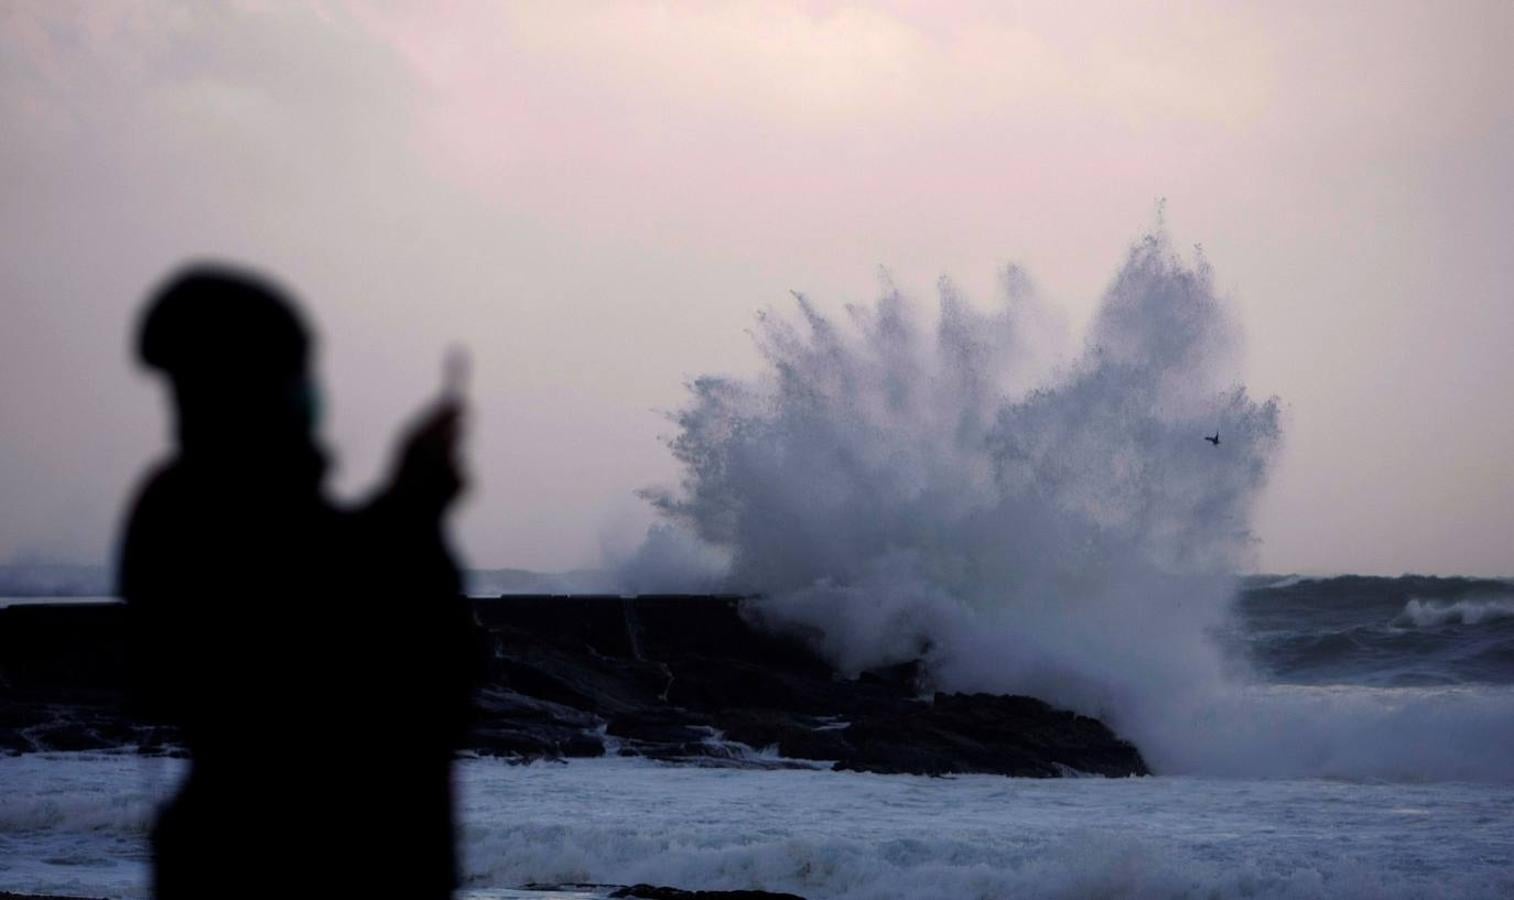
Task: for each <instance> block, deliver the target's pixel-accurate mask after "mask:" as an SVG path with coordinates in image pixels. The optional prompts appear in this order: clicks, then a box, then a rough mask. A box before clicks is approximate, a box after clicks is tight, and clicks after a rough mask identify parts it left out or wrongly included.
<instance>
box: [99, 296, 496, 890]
mask: <svg viewBox="0 0 1514 900" xmlns="http://www.w3.org/2000/svg"><path fill="white" fill-rule="evenodd" d="M138 341H139V343H138V347H137V349H138V353H139V355H140V358H141V361H142V362H143V363H144V364H145V365H146V366H148V367H149V368H151V369H153V370H156V371H158V372H161V373H162V374H163V375H164V376H165V377H166V378H167V380H168V382H169V384H170V386H171V387H172V392H173V401H174V407H175V410H176V414H177V415H176V422H177V439H178V440H177V453H176V454H175V455H174V456H173V457H172V458H171V459H169V460H168V461H167V462H166V463H165V464H163V465H161V466H160V467H159V468H157V469H156V470H155V471H153V472H152V473H151V474H150V476H149V477H148V479H147V481H146V484H145V486H144V487H143V488H142V489H141V492H140V495H139V496H138V498H137V500H136V503H135V506H134V508H133V509H132V512H131V516H130V520H129V523H128V525H127V527H126V532H125V536H124V540H123V544H122V548H121V559H120V565H121V569H120V591H121V595H122V596H123V597H124V598H125V599H126V601H127V603H128V610H129V613H130V617H131V621H132V640H133V650H134V653H133V660H134V667H133V672H134V692H133V694H134V696H135V698H136V702H137V703H138V704H139V705H140V707H141V712H142V713H143V714H144V715H147V716H151V717H153V718H155V719H157V720H159V721H167V722H171V723H174V724H177V725H179V726H180V727H181V728H182V731H183V734H184V738H185V741H186V743H187V745H188V750H189V753H190V759H191V762H190V770H189V774H188V776H187V779H186V781H185V783H184V784H183V786H182V788H181V790H180V791H179V793H178V794H177V796H175V797H174V798H173V800H172V801H170V802H169V803H168V804H167V806H166V807H165V808H164V809H163V810H162V812H161V814H160V816H159V819H158V821H157V824H156V826H155V827H154V829H153V832H152V842H153V853H154V890H155V892H156V894H157V896H158V897H160V898H164V900H173V898H180V897H196V898H208V897H225V896H259V897H282V896H332V897H338V896H351V897H356V896H370V894H369V893H368V892H373V893H372V894H371V896H375V897H377V896H384V897H391V896H392V897H445V896H448V895H449V894H450V892H451V890H452V888H453V886H454V884H455V881H456V866H455V860H454V853H455V851H454V845H453V844H454V842H453V813H452V794H451V768H450V767H451V757H452V752H453V748H454V745H455V743H456V741H457V739H458V737H459V736H460V730H461V729H462V728H463V727H464V725H465V720H466V714H467V710H468V708H469V700H470V691H471V687H472V682H473V679H474V677H475V674H476V672H477V666H478V665H479V664H480V663H479V661H478V656H477V646H478V645H477V643H476V634H475V631H474V625H473V620H472V617H471V612H470V610H469V608H468V607H467V605H466V602H465V601H464V600H463V599H462V596H461V594H462V592H461V586H460V582H459V576H458V570H457V567H456V565H455V564H454V562H453V560H452V557H451V555H450V553H449V552H448V550H447V547H446V544H445V542H444V539H443V533H442V517H443V514H444V513H445V511H446V510H447V509H448V507H449V506H450V504H451V503H452V502H453V500H454V499H455V498H456V497H457V496H458V494H459V492H460V489H461V482H460V479H459V476H458V469H457V466H456V463H455V453H456V445H457V441H458V429H459V425H460V422H459V419H460V415H461V410H460V408H459V404H458V402H457V401H456V400H455V399H452V400H445V401H442V402H440V403H438V404H437V406H436V407H435V408H434V409H432V410H431V411H429V413H428V414H426V415H425V416H424V418H423V419H422V421H421V422H420V423H419V425H417V426H416V427H415V428H414V429H413V430H412V431H411V432H410V434H409V435H408V436H407V438H406V440H405V441H404V443H403V446H402V448H401V451H400V454H399V457H398V460H397V464H396V466H395V471H394V474H393V476H392V478H391V480H390V483H389V485H388V487H387V488H386V489H384V490H383V491H381V492H380V493H379V494H378V495H377V497H376V498H375V499H374V500H373V501H372V502H370V503H369V504H367V505H366V506H363V507H361V508H358V509H352V510H344V509H340V508H337V507H336V506H334V505H333V504H332V503H331V502H330V501H329V500H328V499H327V498H326V496H325V494H324V493H323V490H322V480H323V475H324V471H325V460H324V457H323V455H322V453H321V451H320V449H319V448H318V447H317V445H316V443H315V439H314V434H313V432H314V426H315V422H316V416H317V401H318V395H317V392H316V390H315V385H314V382H313V380H312V377H311V372H310V355H311V338H310V334H309V331H308V329H307V328H306V327H305V325H304V323H303V322H302V321H301V318H300V315H299V313H298V311H297V310H296V309H295V307H294V306H293V305H292V304H291V303H290V302H289V301H288V300H287V299H286V298H285V297H284V296H283V295H282V294H281V292H280V291H279V290H278V289H276V288H275V287H273V286H271V285H270V284H268V283H266V282H264V281H262V280H260V279H258V278H256V277H253V276H251V275H249V274H246V273H242V272H238V271H235V270H229V269H222V268H209V267H201V268H195V269H192V270H188V271H186V272H183V273H181V274H179V275H178V276H177V277H175V278H173V279H172V280H171V281H170V282H169V283H168V284H167V285H166V286H165V287H164V288H163V289H162V290H161V291H160V292H159V293H158V294H157V296H156V297H154V298H153V299H152V301H151V302H150V304H149V307H148V309H147V311H146V314H145V315H144V317H143V319H142V322H141V330H140V333H139V335H138Z"/></svg>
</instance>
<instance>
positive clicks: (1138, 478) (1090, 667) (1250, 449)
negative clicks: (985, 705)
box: [642, 232, 1514, 780]
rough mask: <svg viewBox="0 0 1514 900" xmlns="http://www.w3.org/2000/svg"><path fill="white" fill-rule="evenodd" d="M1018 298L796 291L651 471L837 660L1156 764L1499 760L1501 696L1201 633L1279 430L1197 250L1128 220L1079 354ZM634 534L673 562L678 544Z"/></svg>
mask: <svg viewBox="0 0 1514 900" xmlns="http://www.w3.org/2000/svg"><path fill="white" fill-rule="evenodd" d="M1038 306H1039V305H1038V303H1037V301H1036V299H1035V295H1034V292H1033V291H1032V290H1031V289H1030V287H1029V285H1028V282H1027V280H1026V279H1025V278H1024V276H1023V274H1021V273H1018V272H1016V273H1015V275H1014V277H1012V278H1007V279H1006V282H1005V294H1004V297H1003V298H1002V302H1001V304H1000V305H999V306H998V307H997V308H996V309H994V310H992V311H991V312H987V313H983V312H979V311H976V310H974V309H973V308H972V307H971V306H970V305H968V304H967V303H966V302H965V301H964V300H963V299H962V298H961V297H960V296H959V295H958V294H957V292H956V290H955V289H954V288H953V287H952V286H951V285H950V284H949V283H945V282H943V284H942V285H941V288H940V298H939V303H938V313H937V315H936V316H935V319H934V321H933V322H931V321H929V320H928V317H927V316H925V315H923V314H922V313H921V312H920V311H919V310H918V309H917V308H916V306H915V304H913V303H912V302H911V301H910V300H909V299H907V298H906V297H904V296H903V295H902V294H901V293H899V292H898V291H897V290H895V289H894V288H893V287H892V286H885V291H884V294H883V296H882V298H881V299H880V300H879V301H878V302H877V303H876V304H874V305H872V306H865V307H860V306H859V307H849V308H848V310H847V313H848V316H847V318H845V319H840V320H838V319H833V318H832V317H830V316H827V315H826V314H825V313H824V312H822V311H821V310H820V309H819V307H817V306H816V305H815V304H814V303H812V302H810V301H809V300H808V299H806V298H803V297H800V298H799V300H798V312H797V315H796V316H794V317H793V318H792V319H791V318H789V317H785V316H783V315H779V314H774V313H770V314H766V315H764V316H762V317H761V318H760V319H759V321H758V324H757V327H756V329H755V332H754V333H755V335H756V339H757V342H758V346H759V348H760V350H761V351H762V353H763V354H764V357H765V359H766V361H767V363H768V366H767V369H766V371H765V372H764V373H763V374H762V375H761V376H760V377H758V378H756V379H752V380H736V379H730V378H720V377H704V378H699V379H696V380H694V381H693V382H692V383H691V385H690V389H691V392H692V397H691V400H690V403H689V405H688V406H687V407H686V408H684V409H683V410H682V411H680V412H679V413H678V414H677V416H676V417H675V421H676V424H677V426H678V433H677V434H676V436H675V437H674V438H673V440H672V441H671V449H672V450H673V452H674V455H675V456H676V457H677V459H678V460H679V461H680V462H681V463H682V464H683V467H684V472H683V476H684V477H683V480H682V483H681V486H680V488H679V489H677V490H665V491H660V492H656V491H654V492H649V493H648V496H649V497H650V498H651V499H652V500H653V502H654V503H655V504H656V505H657V506H658V508H659V509H660V510H661V511H662V512H663V513H664V514H665V515H666V516H667V518H668V520H669V522H671V523H675V524H677V525H679V526H680V527H682V528H684V529H686V530H687V532H688V533H689V535H690V538H689V540H699V541H703V542H704V543H705V544H707V545H709V546H710V547H712V548H713V549H714V552H718V553H724V554H726V555H728V557H729V560H730V563H729V574H728V581H727V587H728V588H729V589H732V590H740V591H752V592H760V593H763V594H765V595H767V597H768V603H767V605H766V607H765V611H764V615H765V616H766V617H767V620H768V621H769V623H770V624H772V625H774V626H775V627H779V628H787V629H791V630H794V631H796V632H800V633H804V634H808V635H812V636H814V638H815V639H816V640H817V642H818V645H819V646H820V648H821V649H822V650H823V651H824V652H825V653H826V654H827V655H828V656H829V657H830V659H831V660H832V661H833V662H834V663H835V664H836V665H838V666H839V667H840V668H841V669H843V670H850V671H855V670H858V669H862V668H865V667H869V666H875V665H881V664H888V663H893V662H898V661H902V660H906V659H914V658H920V657H923V658H924V659H925V661H926V662H927V664H928V667H929V672H930V675H931V676H932V678H933V679H934V682H935V684H936V686H939V687H941V688H945V689H951V690H990V691H1002V692H1016V693H1027V694H1031V695H1034V696H1038V697H1042V698H1044V699H1046V700H1049V701H1051V702H1053V703H1057V704H1060V705H1064V706H1070V707H1072V708H1075V709H1078V710H1080V711H1083V712H1087V713H1091V714H1094V715H1099V716H1102V717H1104V718H1105V719H1106V720H1107V721H1109V722H1110V723H1111V724H1113V725H1114V726H1115V727H1116V728H1117V729H1119V730H1120V731H1122V732H1123V733H1124V734H1126V735H1127V736H1129V737H1131V738H1133V739H1134V740H1135V741H1136V743H1137V744H1138V745H1139V746H1140V747H1141V749H1142V751H1143V752H1144V753H1145V754H1146V755H1147V759H1148V760H1149V761H1150V762H1151V763H1152V764H1153V765H1154V766H1156V767H1158V769H1159V770H1160V771H1164V772H1189V773H1194V772H1225V773H1244V772H1256V773H1274V774H1275V773H1283V772H1286V773H1288V774H1321V775H1323V774H1330V775H1348V776H1352V775H1355V776H1363V777H1366V776H1371V777H1402V778H1461V777H1477V778H1486V779H1491V780H1505V779H1514V756H1510V758H1509V759H1507V760H1502V761H1501V760H1496V759H1490V758H1489V756H1488V755H1487V753H1486V752H1485V749H1484V745H1483V743H1482V742H1484V741H1487V740H1490V739H1503V738H1505V737H1506V736H1508V735H1509V730H1508V728H1507V727H1506V726H1503V725H1502V724H1501V722H1502V721H1514V716H1510V715H1509V713H1511V712H1514V706H1510V705H1509V702H1508V701H1507V700H1506V699H1504V698H1501V697H1487V698H1481V699H1477V700H1455V701H1446V702H1441V701H1424V702H1420V701H1416V700H1412V699H1405V698H1404V697H1402V696H1400V695H1384V694H1371V693H1358V694H1355V695H1352V696H1351V697H1350V698H1349V699H1348V698H1344V697H1331V698H1329V699H1328V700H1322V699H1321V698H1319V697H1317V696H1314V695H1306V694H1299V693H1288V692H1276V691H1274V692H1267V691H1261V690H1257V689H1255V688H1253V687H1252V686H1251V683H1250V680H1249V679H1248V678H1247V677H1246V676H1245V673H1244V672H1238V671H1237V669H1238V668H1239V666H1238V664H1237V663H1236V662H1235V661H1233V660H1228V659H1226V658H1225V657H1224V656H1223V655H1222V653H1221V651H1220V649H1219V648H1218V646H1217V645H1216V642H1215V641H1214V639H1213V637H1212V635H1213V634H1215V633H1216V632H1218V631H1219V630H1221V629H1223V628H1224V627H1226V625H1227V620H1226V616H1227V615H1228V611H1229V609H1230V606H1231V601H1232V599H1233V597H1234V595H1235V591H1236V589H1237V583H1236V581H1235V579H1234V578H1233V577H1231V575H1230V573H1233V572H1236V571H1245V570H1247V569H1249V568H1251V567H1252V566H1251V565H1250V563H1251V562H1252V560H1251V551H1252V548H1253V543H1254V542H1253V539H1252V536H1251V534H1250V531H1249V524H1250V519H1251V511H1252V507H1253V504H1254V501H1255V499H1256V497H1257V496H1258V494H1259V492H1260V491H1261V489H1262V487H1263V485H1264V483H1265V481H1266V476H1267V472H1268V469H1269V465H1270V463H1271V460H1272V459H1273V457H1274V456H1275V454H1276V450H1277V447H1278V445H1279V442H1280V439H1281V438H1280V432H1279V406H1278V403H1277V402H1276V401H1275V400H1267V401H1260V402H1259V401H1256V400H1253V399H1252V398H1251V397H1250V395H1249V394H1248V393H1247V391H1246V389H1245V388H1244V387H1243V386H1241V384H1240V382H1239V368H1238V364H1237V359H1238V344H1239V341H1238V338H1237V335H1238V329H1237V328H1236V327H1235V326H1234V325H1233V323H1232V322H1231V320H1230V317H1229V315H1228V314H1227V312H1226V304H1225V303H1224V302H1223V300H1222V298H1220V297H1218V296H1217V295H1216V293H1215V291H1214V288H1213V280H1212V277H1211V274H1210V271H1209V268H1208V265H1207V263H1205V262H1204V260H1203V259H1202V257H1201V256H1200V257H1199V258H1198V259H1197V260H1196V261H1194V262H1191V263H1190V262H1188V261H1185V260H1183V259H1182V258H1180V257H1179V256H1178V255H1177V254H1176V253H1175V252H1174V251H1173V250H1172V248H1171V246H1170V244H1169V242H1168V239H1167V237H1166V236H1165V235H1164V234H1162V233H1160V232H1158V233H1155V234H1151V235H1148V236H1147V237H1145V238H1143V239H1142V240H1140V241H1138V242H1137V243H1136V244H1135V246H1134V247H1132V249H1131V251H1130V254H1129V255H1128V257H1127V258H1126V260H1125V261H1124V264H1123V266H1122V267H1121V268H1120V270H1119V272H1118V273H1117V274H1116V276H1115V278H1114V281H1113V283H1112V284H1111V286H1110V288H1109V290H1108V292H1107V293H1106V295H1105V297H1104V299H1103V302H1102V305H1101V307H1100V309H1099V312H1098V314H1097V315H1096V317H1095V319H1094V322H1093V325H1092V327H1091V329H1090V333H1089V337H1088V340H1087V343H1086V345H1085V346H1084V348H1083V350H1082V352H1081V353H1079V354H1067V353H1065V352H1062V351H1060V350H1059V349H1057V348H1053V349H1052V351H1051V352H1049V353H1048V352H1044V346H1043V344H1042V343H1041V342H1042V340H1043V335H1042V333H1041V332H1040V331H1038V330H1036V329H1031V328H1027V327H1025V326H1026V323H1027V322H1032V321H1036V320H1037V319H1038V316H1037V315H1035V314H1034V311H1035V310H1036V309H1038ZM1048 359H1049V360H1051V361H1052V362H1050V363H1048V362H1047V360H1048ZM1215 429H1218V431H1219V434H1220V437H1221V443H1220V444H1219V445H1218V446H1215V445H1211V444H1209V443H1207V442H1205V441H1204V440H1203V437H1204V436H1205V435H1208V434H1211V433H1213V432H1214V430H1215ZM653 543H658V544H660V545H670V544H676V542H672V541H670V540H669V539H668V537H667V535H666V533H662V534H659V535H658V536H657V537H656V541H655V542H649V544H648V547H649V552H648V553H646V554H644V555H643V559H652V558H655V559H659V560H661V561H663V562H664V563H666V564H667V569H668V571H665V572H662V573H660V574H661V577H660V579H659V581H658V583H659V584H664V585H666V584H668V583H669V582H672V581H676V580H677V577H678V572H677V569H678V562H677V561H678V559H679V558H682V557H689V556H691V554H689V553H687V552H686V551H685V552H681V553H680V554H671V553H667V552H660V553H653V552H650V551H651V549H655V548H653V546H652V545H653ZM679 546H682V545H679ZM697 558H699V559H701V560H705V561H708V560H709V559H712V558H714V556H713V555H699V556H698V557H697ZM642 574H643V577H645V573H644V572H643V573H642ZM708 579H709V569H708V567H707V566H706V567H704V568H701V569H699V570H698V571H697V572H695V573H693V575H691V581H692V582H693V583H697V584H701V585H702V584H705V583H707V582H708ZM1458 614H1460V615H1468V614H1473V615H1476V614H1481V613H1469V612H1466V611H1463V612H1461V613H1458ZM1458 716H1461V717H1464V718H1461V719H1458V718H1457V717H1458ZM1322 743H1323V744H1325V745H1326V746H1321V744H1322ZM1502 745H1503V746H1510V745H1514V744H1510V743H1509V742H1508V741H1504V743H1503V744H1502Z"/></svg>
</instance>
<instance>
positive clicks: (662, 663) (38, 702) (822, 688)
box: [0, 595, 1146, 777]
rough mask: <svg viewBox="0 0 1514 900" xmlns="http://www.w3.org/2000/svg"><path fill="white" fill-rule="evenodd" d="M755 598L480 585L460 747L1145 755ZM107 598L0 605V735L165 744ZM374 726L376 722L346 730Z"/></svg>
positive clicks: (995, 756) (881, 765) (964, 760)
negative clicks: (807, 625)
mask: <svg viewBox="0 0 1514 900" xmlns="http://www.w3.org/2000/svg"><path fill="white" fill-rule="evenodd" d="M760 604H761V601H760V600H759V599H752V598H741V597H732V596H719V597H692V596H641V597H635V598H621V597H615V596H607V595H601V596H547V595H533V596H514V597H503V598H500V599H494V600H479V601H477V603H476V610H477V613H478V618H479V621H480V622H481V624H482V625H483V626H484V628H485V629H486V630H487V632H488V634H489V637H490V643H491V645H492V650H493V653H492V658H491V660H490V663H489V676H488V681H487V683H486V684H485V685H484V687H483V688H482V689H481V690H480V691H479V693H478V700H477V717H476V722H475V726H474V728H473V729H472V731H471V733H470V735H469V738H468V740H467V745H466V747H465V749H466V750H467V751H469V752H472V753H475V754H480V755H489V756H499V757H505V758H509V759H517V760H520V761H533V760H550V759H564V758H573V757H594V756H603V755H605V754H620V755H636V756H644V757H649V758H653V759H660V760H667V761H673V762H682V763H689V764H698V765H725V766H738V765H739V766H748V767H781V766H797V765H812V764H815V763H809V762H805V761H819V762H820V763H824V764H834V765H835V766H836V767H837V768H842V769H851V770H858V771H869V772H885V773H895V772H908V773H918V774H932V775H941V774H949V773H966V772H986V773H998V774H1003V775H1015V776H1031V777H1056V776H1059V775H1067V774H1074V773H1088V774H1098V775H1108V776H1124V775H1134V774H1144V773H1145V772H1146V767H1145V764H1144V763H1143V762H1142V760H1141V757H1140V754H1139V753H1138V752H1137V751H1136V749H1135V748H1134V747H1133V746H1131V745H1130V744H1129V743H1126V742H1125V741H1122V740H1120V739H1119V738H1118V737H1116V736H1115V735H1114V734H1113V733H1112V732H1110V730H1109V729H1108V728H1107V727H1105V726H1104V725H1103V724H1102V723H1101V722H1099V721H1097V720H1095V719H1091V718H1088V717H1086V716H1079V715H1076V714H1074V713H1070V712H1067V711H1064V710H1057V709H1053V708H1052V707H1050V706H1048V705H1046V704H1045V703H1042V702H1041V701H1039V700H1034V699H1031V698H1029V697H1006V696H993V695H988V694H970V695H969V694H943V693H928V692H925V691H923V690H922V685H923V679H922V673H921V671H920V669H919V666H918V665H914V664H910V665H904V666H896V667H892V668H890V669H887V670H880V671H875V672H869V673H864V674H863V675H862V676H861V677H859V678H854V679H846V678H842V677H840V676H839V675H838V674H837V673H835V672H834V671H832V669H831V668H830V667H829V666H827V665H826V664H825V663H824V662H823V661H822V660H821V659H820V658H819V657H817V656H816V655H815V654H813V653H812V652H810V650H809V649H808V648H807V647H806V646H805V645H804V644H803V643H802V642H800V641H799V640H797V639H793V638H790V637H785V636H781V635H777V634H774V633H772V632H770V631H769V630H767V629H764V628H760V627H757V626H755V625H753V624H752V622H753V621H754V613H756V612H760ZM122 612H123V610H122V609H121V607H119V606H109V605H99V606H18V607H11V608H8V609H0V752H5V751H9V752H26V751H33V750H73V749H97V748H109V747H136V748H138V749H140V750H142V751H143V752H151V753H172V752H175V747H176V745H175V741H174V735H173V732H172V730H171V729H164V728H159V727H154V726H153V725H152V724H151V723H143V722H137V721H133V720H132V719H130V718H129V717H128V716H127V715H126V714H125V712H124V711H123V706H122V699H123V698H122V690H121V685H122V683H123V680H124V678H123V676H124V666H125V654H124V648H123V646H122V643H121V641H122V633H123V621H122V620H123V616H122ZM377 662H378V661H376V663H377ZM381 734H382V726H381V725H380V724H379V723H376V724H375V728H374V730H373V733H372V734H369V735H354V741H355V742H362V741H365V740H377V739H381V737H379V736H380V735H381Z"/></svg>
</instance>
